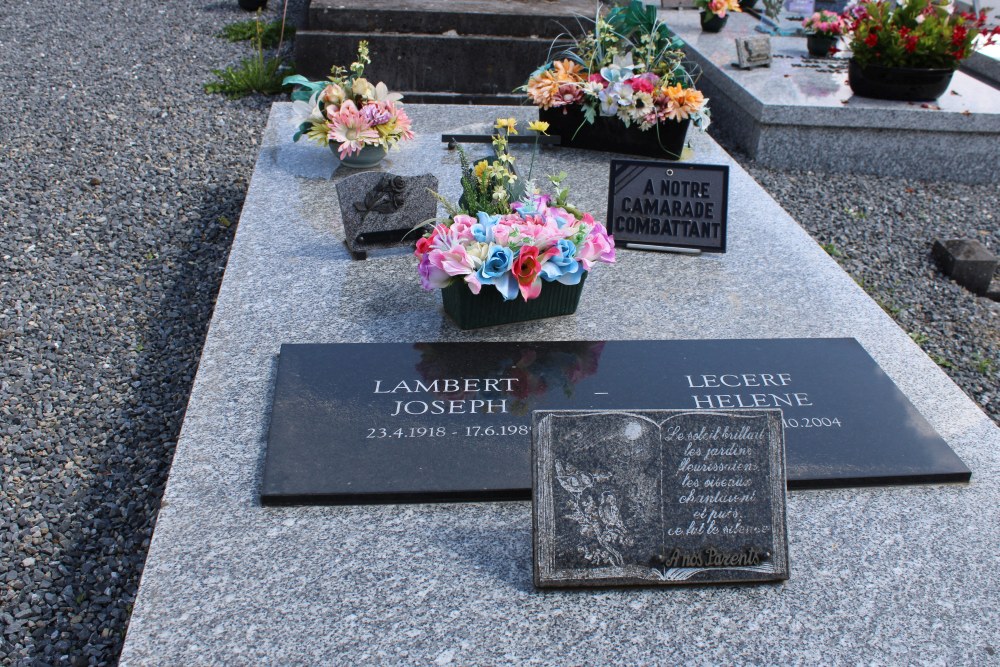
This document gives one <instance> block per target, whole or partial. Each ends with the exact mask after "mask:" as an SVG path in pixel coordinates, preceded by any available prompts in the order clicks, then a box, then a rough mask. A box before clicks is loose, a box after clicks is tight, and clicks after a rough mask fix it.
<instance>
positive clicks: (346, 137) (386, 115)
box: [284, 41, 413, 159]
mask: <svg viewBox="0 0 1000 667" xmlns="http://www.w3.org/2000/svg"><path fill="white" fill-rule="evenodd" d="M370 62H371V60H370V58H369V57H368V43H367V42H365V41H362V42H360V43H359V44H358V59H357V61H356V62H353V63H351V67H350V71H348V70H345V69H344V68H343V67H339V66H335V67H333V68H332V70H331V71H330V77H329V79H328V80H327V81H310V80H309V79H306V78H305V77H303V76H298V75H296V76H290V77H287V78H286V79H285V80H284V83H285V84H286V85H287V84H295V85H297V86H299V88H298V89H296V91H295V92H294V93H292V102H293V107H294V109H295V112H296V114H297V116H298V119H299V121H300V122H299V126H298V131H297V132H296V133H295V141H298V140H299V139H300V138H301V137H302V136H307V137H309V138H310V139H312V140H313V141H315V142H317V143H319V144H322V145H331V146H332V147H334V148H335V150H336V151H337V153H338V154H339V155H340V158H341V159H344V158H346V157H349V156H351V155H356V154H357V153H360V152H361V149H362V148H364V147H365V146H380V147H381V148H383V149H385V150H388V149H390V148H392V147H393V146H395V145H396V144H397V143H398V142H400V141H403V140H408V139H412V138H413V130H412V129H411V128H410V125H411V124H410V118H409V117H408V116H407V115H406V112H405V111H404V110H403V103H402V102H401V101H400V100H402V99H403V96H402V95H400V94H399V93H390V92H389V89H388V88H387V87H386V85H385V84H384V83H382V82H381V81H380V82H379V83H377V84H372V83H371V82H369V81H368V80H367V79H365V78H364V72H365V66H366V65H368V63H370Z"/></svg>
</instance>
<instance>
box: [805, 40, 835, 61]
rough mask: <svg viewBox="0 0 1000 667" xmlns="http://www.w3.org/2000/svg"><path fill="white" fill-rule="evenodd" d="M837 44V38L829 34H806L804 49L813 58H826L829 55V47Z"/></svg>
mask: <svg viewBox="0 0 1000 667" xmlns="http://www.w3.org/2000/svg"><path fill="white" fill-rule="evenodd" d="M836 45H837V38H836V37H830V36H829V35H807V36H806V49H808V50H809V55H811V56H813V57H814V58H826V57H827V56H829V55H830V49H832V48H833V47H834V46H836Z"/></svg>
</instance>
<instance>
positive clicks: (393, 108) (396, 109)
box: [386, 102, 413, 140]
mask: <svg viewBox="0 0 1000 667" xmlns="http://www.w3.org/2000/svg"><path fill="white" fill-rule="evenodd" d="M386 107H387V108H388V110H389V113H390V114H392V119H391V120H392V122H394V124H395V131H396V132H397V133H398V134H399V136H400V138H401V139H407V140H409V139H412V138H413V130H412V129H410V126H411V121H410V117H409V116H407V115H406V111H405V110H404V109H403V105H402V104H398V103H396V102H389V103H388V104H387V105H386Z"/></svg>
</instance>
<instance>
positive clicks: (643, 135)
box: [538, 105, 691, 160]
mask: <svg viewBox="0 0 1000 667" xmlns="http://www.w3.org/2000/svg"><path fill="white" fill-rule="evenodd" d="M538 118H539V119H540V120H543V121H545V122H547V123H548V124H549V133H550V134H558V135H559V137H560V138H561V140H562V141H561V142H560V145H561V146H567V147H569V148H586V149H589V150H592V151H607V152H609V153H625V154H627V155H642V156H645V157H652V158H658V159H661V160H679V159H680V157H681V152H682V151H683V150H684V140H685V139H686V138H687V131H688V126H689V125H690V124H691V120H690V119H684V120H682V121H667V122H665V123H660V124H659V125H656V126H655V127H652V128H650V129H648V130H646V131H645V132H643V131H642V130H640V129H639V126H638V125H634V124H633V125H630V126H629V127H625V124H624V123H622V121H621V119H619V118H617V117H614V116H598V117H597V118H596V119H595V120H594V123H593V124H591V123H588V122H586V121H585V120H584V117H583V112H582V111H581V110H580V107H579V106H578V105H572V106H567V107H558V108H553V109H539V110H538Z"/></svg>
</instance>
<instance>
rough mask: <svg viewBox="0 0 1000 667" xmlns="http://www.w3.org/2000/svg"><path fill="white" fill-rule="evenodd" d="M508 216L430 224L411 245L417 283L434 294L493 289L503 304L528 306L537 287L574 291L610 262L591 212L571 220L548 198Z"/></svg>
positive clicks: (611, 249) (535, 198)
mask: <svg viewBox="0 0 1000 667" xmlns="http://www.w3.org/2000/svg"><path fill="white" fill-rule="evenodd" d="M511 208H512V209H513V211H512V212H511V213H508V214H506V215H490V214H489V213H485V212H483V211H479V212H478V213H477V214H476V216H475V217H473V216H470V215H466V214H462V213H460V214H458V215H455V216H454V217H452V218H451V220H449V221H448V222H447V223H443V224H437V225H435V226H434V227H433V228H432V229H431V230H430V231H429V232H428V233H427V234H426V235H425V236H424V237H423V238H421V239H420V240H419V241H417V249H416V253H415V254H416V256H417V257H418V258H419V260H420V264H419V271H420V281H421V284H422V285H423V286H424V288H425V289H440V288H443V287H446V286H447V285H448V284H449V283H451V282H452V281H455V280H461V281H464V282H465V284H466V285H468V287H469V289H470V290H471V291H472V293H473V294H479V292H480V290H482V289H483V286H487V285H488V286H492V287H494V288H496V289H497V291H499V292H500V294H501V295H503V298H504V300H505V301H511V300H513V299H515V298H516V297H517V296H518V294H520V295H521V297H522V298H523V299H524V300H525V301H528V300H529V299H534V298H537V297H538V296H539V295H540V294H541V292H542V284H543V282H553V281H556V282H560V283H563V284H564V285H576V284H578V283H579V282H580V280H581V279H582V277H583V274H584V272H586V271H589V270H590V269H591V267H593V266H594V264H595V263H597V262H614V261H615V245H614V241H613V240H612V239H611V237H609V236H608V234H607V231H605V229H604V225H602V224H601V223H599V222H596V221H595V220H594V218H593V217H591V215H590V214H589V213H584V214H583V216H582V218H579V219H578V218H576V216H574V215H573V214H572V213H570V212H568V211H567V210H566V209H564V208H559V207H557V206H550V199H549V197H548V195H532V196H531V197H530V198H528V200H527V201H520V202H515V203H513V204H511Z"/></svg>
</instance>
